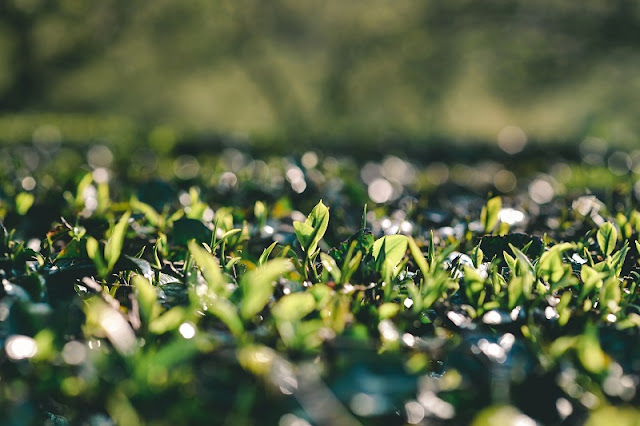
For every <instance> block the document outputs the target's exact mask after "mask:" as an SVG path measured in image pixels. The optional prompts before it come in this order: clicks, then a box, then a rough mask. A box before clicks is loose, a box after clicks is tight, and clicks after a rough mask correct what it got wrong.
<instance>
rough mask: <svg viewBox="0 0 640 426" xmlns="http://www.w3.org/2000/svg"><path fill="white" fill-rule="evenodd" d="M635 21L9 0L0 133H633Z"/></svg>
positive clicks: (357, 136)
mask: <svg viewBox="0 0 640 426" xmlns="http://www.w3.org/2000/svg"><path fill="white" fill-rule="evenodd" d="M638 34H640V2H635V1H624V0H612V1H600V0H584V1H581V2H558V1H552V0H539V1H536V2H525V1H514V2H504V1H501V0H488V1H483V2H481V3H478V2H475V1H471V0H452V1H447V2H436V1H423V2H412V1H393V2H392V1H388V0H370V1H367V2H352V1H347V2H345V1H305V2H299V1H294V0H273V1H269V2H260V1H251V0H233V1H224V0H218V1H209V0H192V1H188V2H182V1H175V0H156V1H153V2H130V1H126V0H104V1H99V2H98V1H90V0H60V1H55V2H54V1H46V0H3V1H2V2H0V143H2V144H8V143H22V142H25V141H28V142H31V141H32V140H33V141H44V142H47V141H59V140H64V141H66V142H77V143H87V144H89V143H94V142H95V141H96V140H98V141H100V142H101V143H112V144H118V143H129V142H136V143H148V144H150V145H151V146H153V147H157V148H163V149H167V147H170V146H173V145H174V144H176V143H179V142H181V141H192V142H193V141H198V142H199V143H205V144H206V143H207V141H210V140H213V139H216V138H218V139H219V138H229V139H232V140H234V141H241V142H242V143H245V144H250V145H256V144H258V145H259V144H265V145H266V146H270V144H271V145H274V146H279V147H280V148H286V147H287V146H289V144H293V143H295V144H301V143H302V144H309V145H310V146H314V147H315V148H322V145H318V143H319V142H322V143H323V144H327V145H326V146H327V147H328V148H329V149H331V148H336V149H337V148H339V147H341V146H344V142H345V141H348V142H349V143H350V144H351V146H361V145H367V146H371V145H370V144H371V142H372V141H373V142H376V143H377V144H378V145H377V147H378V148H380V144H381V142H380V141H382V144H383V145H384V143H385V142H384V141H389V140H392V141H394V144H395V143H396V142H399V143H401V146H403V144H404V146H408V147H409V146H423V145H428V144H435V143H438V142H442V141H451V142H454V143H460V144H471V143H484V144H489V145H496V144H498V145H499V146H500V148H502V150H504V151H506V152H507V153H515V152H518V151H520V150H521V149H522V148H523V147H524V146H525V145H526V144H537V145H540V146H545V145H547V146H550V145H551V144H553V145H554V146H556V145H557V144H565V145H569V146H576V145H577V144H580V143H583V141H584V140H585V139H588V140H589V142H588V143H587V146H588V147H589V146H592V145H594V142H593V141H594V140H596V142H595V145H598V144H603V143H606V144H609V145H611V146H616V147H621V148H632V147H634V146H635V144H636V143H637V136H636V135H637V134H638V133H639V131H640V120H638V119H637V117H638V116H639V114H640V73H638V71H637V70H638V69H639V67H640V37H638ZM296 146H299V145H296Z"/></svg>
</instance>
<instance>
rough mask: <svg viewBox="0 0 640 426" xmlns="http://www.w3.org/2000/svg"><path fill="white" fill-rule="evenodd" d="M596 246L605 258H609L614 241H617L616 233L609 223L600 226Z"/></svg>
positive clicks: (614, 244) (614, 246) (612, 225)
mask: <svg viewBox="0 0 640 426" xmlns="http://www.w3.org/2000/svg"><path fill="white" fill-rule="evenodd" d="M597 239H598V245H599V246H600V251H601V252H602V254H604V255H605V256H609V255H610V254H611V253H613V250H614V249H615V248H616V240H617V239H618V231H617V229H616V227H615V225H614V224H613V223H611V222H606V223H604V224H602V226H601V227H600V229H599V230H598V233H597Z"/></svg>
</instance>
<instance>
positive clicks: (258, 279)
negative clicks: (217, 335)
mask: <svg viewBox="0 0 640 426" xmlns="http://www.w3.org/2000/svg"><path fill="white" fill-rule="evenodd" d="M291 268H292V264H291V262H290V261H289V260H288V259H273V260H270V261H268V262H267V263H265V264H264V265H261V266H258V267H257V268H256V269H254V270H251V271H249V272H247V273H246V274H245V275H244V276H243V277H242V279H241V281H240V288H241V290H242V305H241V308H240V313H241V315H242V318H244V319H249V318H251V317H253V316H254V315H255V314H257V313H258V312H260V311H261V310H262V309H263V308H264V307H265V305H266V304H267V302H269V299H270V298H271V296H272V294H273V290H274V288H273V282H274V281H275V280H276V279H278V278H279V277H281V276H282V275H283V274H284V273H286V272H287V271H289V270H291Z"/></svg>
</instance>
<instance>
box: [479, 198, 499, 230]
mask: <svg viewBox="0 0 640 426" xmlns="http://www.w3.org/2000/svg"><path fill="white" fill-rule="evenodd" d="M501 208H502V198H501V197H493V198H491V199H490V200H489V201H487V204H485V205H484V207H482V212H481V213H480V223H482V227H483V229H484V233H485V234H489V233H491V231H493V230H494V228H495V227H496V225H497V224H498V215H499V213H500V209H501Z"/></svg>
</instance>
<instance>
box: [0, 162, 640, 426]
mask: <svg viewBox="0 0 640 426" xmlns="http://www.w3.org/2000/svg"><path fill="white" fill-rule="evenodd" d="M87 176H89V177H85V178H83V179H81V180H80V181H79V184H78V186H77V188H76V190H75V191H71V192H69V193H68V196H67V197H66V202H67V204H66V205H65V207H64V209H62V210H61V211H62V212H64V216H65V217H64V218H62V219H61V220H60V221H59V223H55V224H54V225H53V226H51V228H50V230H49V232H48V233H47V234H46V235H45V236H42V243H41V244H40V246H39V247H36V246H35V245H33V247H31V246H27V244H26V243H25V242H23V241H21V240H20V239H18V238H17V237H16V235H15V233H14V232H10V231H7V230H6V229H4V228H2V229H1V232H0V278H2V286H1V287H0V343H1V344H2V345H3V348H4V350H3V352H2V356H1V357H0V413H1V414H0V419H1V421H2V422H3V424H5V423H6V424H43V423H47V422H48V423H47V424H126V425H136V424H156V425H160V424H178V423H179V424H203V423H204V424H234V425H235V424H258V423H260V424H380V425H382V424H406V423H408V424H452V425H454V424H468V423H473V424H477V425H484V424H495V422H496V421H497V420H496V419H506V420H504V424H514V425H515V424H535V422H539V423H541V424H582V423H585V422H586V423H589V424H596V422H598V423H597V424H606V423H602V421H603V420H602V419H603V418H606V417H607V416H614V417H613V418H615V419H616V420H620V421H628V422H629V424H633V422H637V421H638V419H640V414H638V412H636V410H635V409H634V408H631V407H634V406H635V405H637V403H638V398H640V396H639V395H638V392H637V391H638V384H639V383H640V367H639V366H638V362H637V361H638V359H640V351H639V350H638V345H637V344H636V343H635V342H636V341H637V338H638V333H639V331H640V303H638V300H637V285H638V281H639V279H640V275H639V272H638V258H639V255H638V252H640V244H639V243H638V241H637V235H638V233H639V232H640V220H639V219H638V218H639V217H640V213H638V212H637V211H636V210H635V209H633V208H627V210H623V211H618V212H616V213H615V214H611V213H608V211H607V210H606V209H605V208H601V209H600V210H598V212H597V215H596V214H595V213H593V211H591V212H589V211H587V212H586V214H584V209H581V208H573V209H567V210H566V211H565V212H564V213H561V214H560V215H564V216H563V217H562V220H561V221H559V223H558V224H557V225H556V228H554V229H549V230H548V231H549V232H548V233H537V232H526V233H523V232H514V231H512V230H511V227H512V226H513V222H509V221H507V220H505V219H504V214H505V211H507V208H505V207H504V205H505V202H504V199H503V198H502V197H499V196H498V197H491V198H490V199H489V200H488V201H486V203H485V204H484V206H483V207H479V208H478V209H477V210H476V211H475V213H474V215H475V216H472V215H471V214H468V215H466V217H464V218H462V219H457V220H459V223H457V224H455V226H457V227H458V228H457V229H458V230H459V231H456V230H455V229H454V230H453V231H452V229H453V227H451V229H450V228H449V227H447V226H440V227H437V226H433V227H429V226H426V225H425V222H424V221H423V222H421V220H422V219H421V218H420V217H419V216H414V217H413V218H411V217H410V218H409V219H410V220H413V223H414V224H415V226H413V228H405V232H404V233H400V232H386V231H385V230H388V229H391V228H389V227H387V228H384V227H382V225H381V224H380V223H379V222H380V220H378V219H377V217H379V216H376V215H375V214H374V215H369V214H367V209H366V208H365V212H364V214H363V215H362V218H363V219H362V221H361V222H360V224H359V225H356V226H353V225H349V226H347V225H346V224H345V223H335V221H336V219H335V217H334V213H333V212H334V209H333V208H331V206H327V205H325V204H324V203H323V201H320V202H317V204H315V207H312V208H310V209H309V210H308V211H309V214H308V215H306V216H305V215H304V214H301V213H299V212H296V211H294V210H293V209H292V208H287V207H286V206H285V205H286V202H285V201H283V200H282V199H279V200H276V201H275V202H273V203H272V204H271V205H269V202H268V200H257V201H255V202H253V201H252V202H251V203H247V204H245V205H242V204H240V205H237V206H221V205H217V206H215V205H213V204H211V205H210V204H208V202H207V200H206V197H203V196H202V195H201V194H202V193H203V191H202V188H200V189H199V188H198V187H195V186H194V187H191V188H190V189H189V190H188V191H185V192H184V193H183V194H182V198H181V200H180V202H179V203H178V202H175V201H176V200H174V202H168V203H159V205H156V206H154V205H152V203H151V202H146V201H144V200H141V199H140V197H138V196H137V195H134V194H131V195H130V196H129V197H124V198H123V199H117V198H115V197H114V195H113V194H114V193H117V192H116V191H114V188H112V187H111V186H110V185H109V184H108V183H105V182H94V180H95V178H94V177H93V176H91V175H87ZM91 185H94V186H96V193H95V194H94V195H96V198H95V200H93V201H92V202H91V203H88V202H87V194H88V193H91V191H89V192H87V188H88V187H90V186H91ZM74 193H75V195H72V194H74ZM91 194H92V193H91ZM94 201H95V202H94ZM147 201H150V200H147ZM272 201H273V200H272ZM37 205H38V200H37V199H35V200H28V199H25V197H21V199H20V200H18V199H17V200H16V207H15V209H16V210H15V211H16V212H17V213H18V214H25V213H26V212H27V211H29V209H30V208H31V209H32V208H34V207H33V206H37ZM335 210H337V211H338V212H340V210H339V209H335ZM378 210H379V212H380V211H382V210H380V209H378ZM581 211H582V212H583V213H581ZM523 214H524V213H523ZM340 215H341V213H338V217H340ZM560 215H559V216H560ZM476 218H477V219H476ZM339 227H342V228H343V230H347V229H349V230H350V231H349V232H344V231H343V232H342V234H344V235H342V236H341V237H340V238H336V236H337V235H340V234H341V233H340V232H338V231H336V229H338V228H339ZM407 229H410V230H409V231H408V232H407V231H406V230H407ZM397 230H398V231H401V230H402V228H401V227H398V229H397ZM567 230H573V231H576V230H582V231H584V232H572V233H571V234H570V233H569V232H568V231H567ZM518 421H519V422H520V423H517V422H518ZM296 422H298V423H296ZM509 422H511V423H509ZM523 422H524V423H523ZM527 422H528V423H527Z"/></svg>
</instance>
